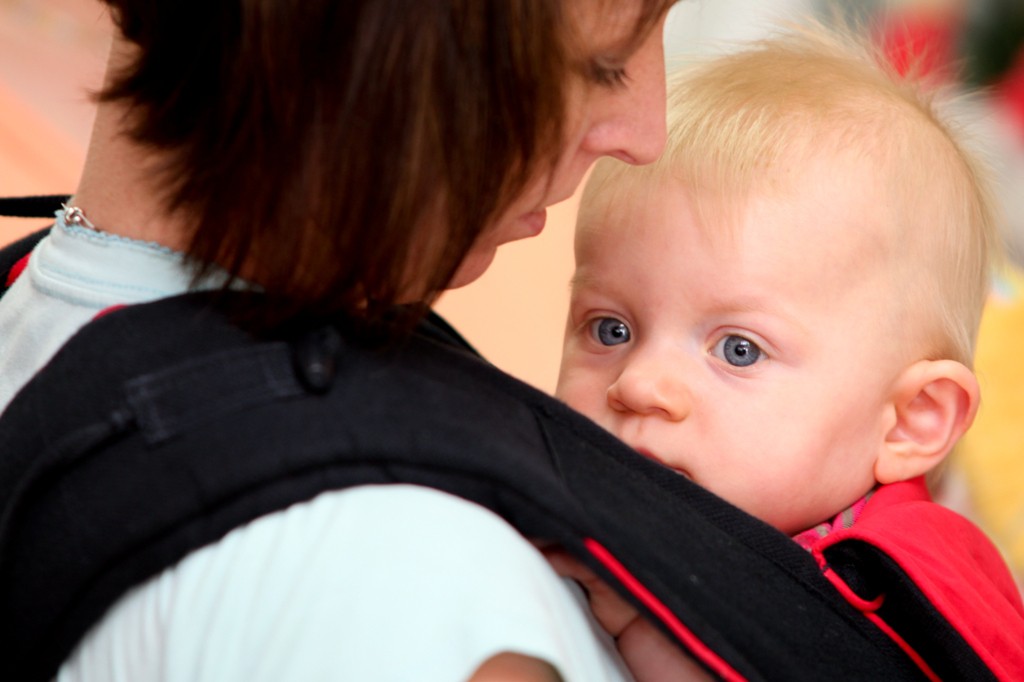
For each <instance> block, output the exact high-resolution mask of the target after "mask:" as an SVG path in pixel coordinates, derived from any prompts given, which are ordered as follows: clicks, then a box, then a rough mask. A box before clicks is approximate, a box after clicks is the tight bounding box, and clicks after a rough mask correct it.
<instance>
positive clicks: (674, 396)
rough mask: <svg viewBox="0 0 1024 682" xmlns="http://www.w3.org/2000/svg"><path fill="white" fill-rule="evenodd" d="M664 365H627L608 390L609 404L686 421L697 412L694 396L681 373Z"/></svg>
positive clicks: (627, 411)
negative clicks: (693, 412) (694, 409)
mask: <svg viewBox="0 0 1024 682" xmlns="http://www.w3.org/2000/svg"><path fill="white" fill-rule="evenodd" d="M666 367H667V365H665V364H664V363H656V362H651V361H646V362H643V363H632V364H630V365H629V366H627V367H626V368H625V369H624V370H623V371H622V373H621V374H619V376H618V378H617V379H616V380H615V383H613V384H612V385H611V386H610V387H609V388H608V405H609V407H611V409H613V410H615V411H616V412H619V413H633V414H640V415H647V416H652V417H660V418H662V419H668V420H669V421H682V420H683V419H686V418H687V417H688V416H689V415H690V412H691V411H692V410H693V395H692V393H691V392H690V388H689V386H688V385H687V383H686V382H685V381H684V379H683V377H682V376H681V375H680V373H679V372H675V371H672V370H671V369H668V370H667V369H666Z"/></svg>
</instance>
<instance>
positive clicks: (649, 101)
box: [584, 30, 666, 165]
mask: <svg viewBox="0 0 1024 682" xmlns="http://www.w3.org/2000/svg"><path fill="white" fill-rule="evenodd" d="M650 40H651V41H652V42H651V43H650V44H647V45H645V46H643V47H642V48H641V49H640V50H639V51H638V53H637V54H636V55H634V59H633V60H631V63H630V65H629V70H628V79H627V80H626V82H625V84H624V85H623V86H622V87H621V88H619V89H613V90H610V91H609V92H607V93H605V95H604V97H603V98H602V100H603V101H602V102H600V103H595V106H594V108H593V110H592V113H593V115H594V118H593V121H594V124H593V126H592V127H591V128H590V130H589V131H588V133H587V136H586V139H585V140H584V147H586V148H588V149H589V151H590V152H592V153H594V154H596V155H599V156H602V155H603V156H612V157H615V158H617V159H619V160H620V161H624V162H626V163H630V164H635V165H642V164H647V163H652V162H654V161H656V160H657V159H658V157H659V156H660V155H661V152H662V150H663V149H664V148H665V137H666V122H665V52H664V49H663V47H662V42H661V32H660V30H659V31H658V32H657V33H656V35H654V36H651V37H650Z"/></svg>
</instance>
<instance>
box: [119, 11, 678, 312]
mask: <svg viewBox="0 0 1024 682" xmlns="http://www.w3.org/2000/svg"><path fill="white" fill-rule="evenodd" d="M105 1H106V2H107V4H108V5H110V7H111V9H112V11H113V15H114V17H115V20H116V21H117V23H118V26H119V27H120V29H121V32H122V34H123V35H124V36H125V38H127V39H128V40H130V41H131V42H133V43H135V44H136V45H137V46H138V47H139V53H138V57H137V58H136V59H135V61H134V62H133V63H132V64H131V65H130V66H129V67H128V68H127V69H126V70H124V71H123V72H122V73H120V74H115V76H114V78H113V79H112V80H111V82H110V83H109V85H108V87H107V88H106V89H105V90H104V91H103V92H102V93H100V98H101V100H104V101H114V100H117V101H121V102H123V103H125V104H126V105H128V106H129V109H130V116H131V118H130V119H129V120H130V122H131V125H132V128H131V133H132V135H133V136H134V138H135V139H136V140H137V141H138V142H140V143H142V144H145V145H148V146H151V147H154V148H156V149H159V150H161V151H162V152H164V155H165V158H166V159H167V163H166V165H165V167H164V168H163V169H162V171H163V173H162V175H161V176H160V177H159V178H157V179H158V180H159V181H160V182H161V183H162V186H164V187H165V188H166V196H165V197H164V198H165V200H166V202H167V207H168V209H169V210H171V211H174V212H176V213H179V214H180V215H181V216H185V217H187V218H188V220H189V226H190V228H191V229H192V232H191V235H190V242H189V246H188V248H187V252H188V255H189V256H190V257H191V258H192V259H193V260H194V261H195V262H196V263H197V264H199V265H200V267H201V268H204V267H205V268H208V267H209V266H210V265H211V264H217V265H219V266H221V267H223V268H226V269H227V271H228V272H229V273H230V274H231V275H233V276H239V275H244V276H247V277H249V278H251V279H253V280H254V281H255V282H256V283H258V284H259V285H261V287H262V288H263V289H264V290H265V291H266V292H267V294H268V295H269V301H270V303H271V304H272V306H271V310H267V311H264V312H265V313H266V314H267V315H270V316H273V317H276V318H280V317H283V316H288V315H291V314H292V313H295V312H298V311H306V312H312V313H316V314H333V313H338V312H343V313H346V314H348V315H351V316H354V317H356V318H358V319H362V320H365V321H369V322H374V321H377V320H378V319H380V318H381V316H382V314H383V312H384V311H386V310H388V309H389V308H391V307H392V306H393V304H394V303H395V302H396V301H398V300H399V298H400V297H401V296H403V295H408V292H409V284H410V281H409V279H410V276H415V278H416V279H415V281H414V283H415V284H416V286H417V287H418V288H417V291H422V292H423V293H424V296H425V297H426V299H428V300H429V299H430V298H431V297H433V296H434V295H436V293H438V292H439V291H440V290H442V289H443V288H444V286H445V284H446V283H447V282H448V280H449V279H450V278H451V276H452V274H453V273H454V271H455V269H456V268H457V267H458V264H459V263H460V262H461V260H462V258H463V257H464V255H465V254H466V252H467V251H468V249H469V248H470V247H471V246H472V244H473V241H474V239H475V238H476V236H477V235H478V234H479V233H480V232H481V230H483V229H484V228H486V227H487V226H488V223H489V221H490V220H492V219H493V218H494V217H495V215H496V214H497V213H498V212H500V210H501V209H502V208H504V207H505V206H506V205H507V204H508V202H509V201H510V200H511V199H512V198H514V196H515V195H516V193H517V192H518V191H520V190H521V189H522V188H523V186H524V184H525V182H526V181H527V179H528V178H529V177H530V174H531V173H532V172H534V171H535V170H536V169H537V168H538V165H540V164H545V163H553V161H554V158H553V154H554V153H556V152H557V150H558V149H559V148H560V146H561V145H560V142H561V135H562V130H561V122H562V121H563V119H564V101H563V99H564V98H563V93H564V87H565V84H566V81H567V76H568V74H569V73H570V72H571V70H572V69H573V68H574V67H575V62H576V61H578V55H574V54H573V48H572V45H571V44H570V43H571V42H572V41H571V40H570V39H569V34H570V31H569V30H568V29H567V17H566V14H567V5H568V2H582V3H591V4H593V5H594V9H593V10H591V11H599V8H600V7H603V6H604V5H608V6H611V5H612V4H614V3H615V2H616V1H617V0H562V1H557V0H342V1H339V0H218V2H212V3H210V2H206V1H205V0H203V1H200V0H166V1H162V0H105ZM669 4H671V3H670V2H668V0H642V2H641V5H642V10H641V15H640V17H639V18H638V22H637V26H636V29H635V31H634V33H635V35H634V36H633V40H634V42H638V41H639V39H640V38H642V37H643V36H644V35H645V34H646V33H647V32H648V31H649V30H650V27H651V25H652V24H653V23H654V22H655V21H656V20H657V19H658V18H659V17H660V16H661V13H662V12H664V11H665V10H666V8H667V6H668V5H669ZM587 9H588V10H589V9H590V8H589V7H588V8H587ZM430 245H442V248H428V247H429V246H430ZM243 267H244V268H245V269H243Z"/></svg>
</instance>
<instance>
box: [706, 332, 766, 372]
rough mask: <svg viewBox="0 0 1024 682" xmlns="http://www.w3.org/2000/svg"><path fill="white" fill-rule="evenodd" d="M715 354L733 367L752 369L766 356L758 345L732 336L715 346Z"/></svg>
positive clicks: (740, 337)
mask: <svg viewBox="0 0 1024 682" xmlns="http://www.w3.org/2000/svg"><path fill="white" fill-rule="evenodd" d="M714 354H715V355H716V356H718V357H720V358H722V359H723V360H725V361H726V362H728V363H729V364H730V365H732V366H733V367H750V366H751V365H753V364H754V363H755V362H757V361H758V360H760V359H761V358H762V356H764V351H762V350H761V349H760V348H759V347H758V345H757V344H756V343H754V342H753V341H751V340H750V339H745V338H743V337H742V336H736V335H735V334H730V335H729V336H726V337H724V338H723V339H722V340H721V341H719V342H718V343H716V344H715V350H714Z"/></svg>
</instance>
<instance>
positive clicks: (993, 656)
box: [811, 477, 1024, 680]
mask: <svg viewBox="0 0 1024 682" xmlns="http://www.w3.org/2000/svg"><path fill="white" fill-rule="evenodd" d="M851 539H856V540H861V541H863V542H867V543H869V544H871V545H873V546H875V547H877V548H878V549H880V550H882V551H884V552H885V553H886V554H887V555H888V556H889V557H890V558H892V559H893V560H894V561H895V562H896V563H897V564H899V566H900V568H902V569H903V570H904V571H905V572H906V574H907V575H908V576H909V577H910V579H911V580H913V581H914V583H915V584H916V585H917V587H918V588H919V589H920V590H921V591H922V592H923V593H924V594H925V596H927V597H928V599H929V600H930V601H931V603H932V604H933V605H934V606H935V608H936V609H937V610H938V611H939V612H940V613H941V614H942V615H943V616H944V617H945V619H946V620H947V621H948V622H949V623H950V624H951V625H952V626H953V627H955V628H956V629H957V631H958V632H959V633H960V634H961V636H963V638H964V639H965V640H966V641H967V643H968V644H970V646H971V647H972V648H973V649H974V650H975V651H976V652H977V653H978V656H979V657H980V658H981V660H982V661H984V662H985V664H986V665H987V666H988V667H989V668H990V669H991V670H992V672H993V673H995V675H996V676H997V677H998V678H999V679H1001V680H1024V605H1022V603H1021V595H1020V592H1019V591H1018V590H1017V586H1016V584H1015V583H1014V581H1013V577H1012V576H1011V574H1010V571H1009V569H1008V568H1007V567H1006V564H1005V563H1004V562H1003V559H1002V557H1001V556H1000V555H999V552H998V550H996V548H995V547H994V546H993V545H992V543H991V542H990V541H989V540H988V538H986V537H985V535H984V534H983V533H982V532H981V531H980V530H978V528H977V527H975V526H974V525H973V524H972V523H971V522H970V521H968V520H967V519H965V518H963V517H962V516H960V515H959V514H956V513H955V512H952V511H950V510H949V509H946V508H945V507H942V506H941V505H938V504H935V503H934V502H932V500H931V497H930V495H929V494H928V489H927V487H926V486H925V483H924V478H923V477H922V478H917V479H914V480H911V481H903V482H901V483H894V484H891V485H886V486H882V487H881V488H879V489H878V490H877V491H876V493H875V494H874V495H873V496H872V498H871V499H870V500H869V501H868V504H867V506H865V508H864V511H863V512H862V514H861V516H860V518H859V519H858V521H857V523H856V524H854V525H853V526H852V527H850V528H845V529H839V530H836V531H835V532H833V533H831V534H829V535H827V536H826V537H824V538H822V539H821V541H820V542H819V543H817V544H816V545H815V546H814V547H812V548H811V552H812V553H813V554H814V556H815V558H816V559H817V560H818V561H819V563H821V564H822V565H824V558H823V555H822V552H824V550H825V549H826V548H827V547H830V546H832V545H834V544H836V543H837V542H842V541H843V540H851Z"/></svg>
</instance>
